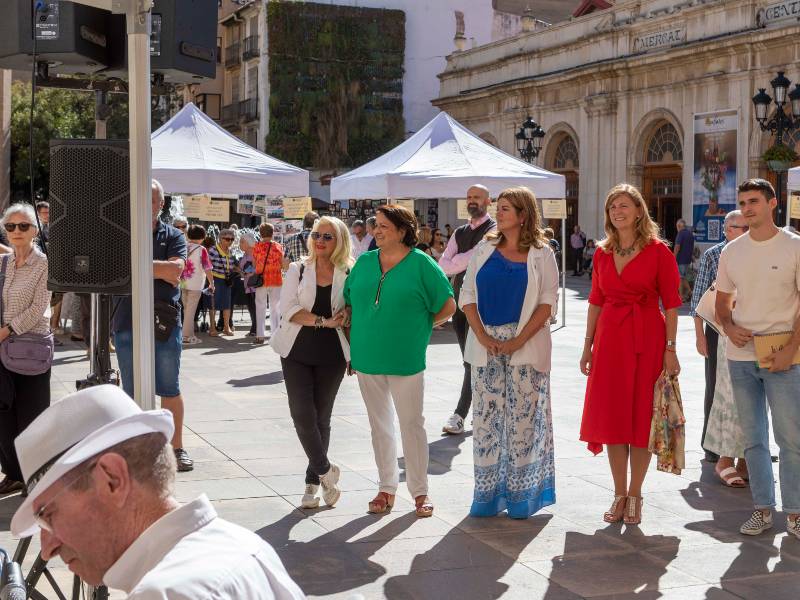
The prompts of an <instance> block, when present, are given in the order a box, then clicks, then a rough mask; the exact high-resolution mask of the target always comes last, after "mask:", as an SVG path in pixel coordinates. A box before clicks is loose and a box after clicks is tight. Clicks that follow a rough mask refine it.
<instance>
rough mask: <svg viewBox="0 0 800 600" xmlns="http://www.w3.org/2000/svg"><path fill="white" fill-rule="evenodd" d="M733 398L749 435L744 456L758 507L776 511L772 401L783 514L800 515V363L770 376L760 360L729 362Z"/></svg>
mask: <svg viewBox="0 0 800 600" xmlns="http://www.w3.org/2000/svg"><path fill="white" fill-rule="evenodd" d="M728 368H729V369H730V373H731V385H732V387H733V396H734V399H735V400H736V409H737V411H738V412H739V421H740V424H741V426H742V433H743V435H744V457H745V458H746V459H747V469H748V471H749V473H750V491H751V492H752V494H753V503H754V505H755V507H756V508H769V509H771V508H774V507H775V477H774V476H773V473H772V460H771V458H770V454H769V421H768V420H767V403H769V409H770V411H771V412H772V427H773V430H774V433H775V441H776V442H777V444H778V447H779V448H780V471H779V476H780V483H781V497H782V500H783V511H784V512H786V513H793V514H797V513H800V365H794V366H793V367H791V368H790V369H789V370H788V371H784V372H781V373H770V372H769V370H768V369H761V368H759V366H758V363H757V362H750V361H739V360H729V361H728Z"/></svg>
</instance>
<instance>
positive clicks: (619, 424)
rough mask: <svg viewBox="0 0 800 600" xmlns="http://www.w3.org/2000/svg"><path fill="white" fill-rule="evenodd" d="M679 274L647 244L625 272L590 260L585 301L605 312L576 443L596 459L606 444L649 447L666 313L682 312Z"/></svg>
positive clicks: (598, 257)
mask: <svg viewBox="0 0 800 600" xmlns="http://www.w3.org/2000/svg"><path fill="white" fill-rule="evenodd" d="M679 284H680V275H679V274H678V265H677V263H676V262H675V257H674V256H673V254H672V252H671V251H670V249H669V248H668V247H667V246H666V244H664V243H663V242H651V243H650V244H649V245H647V246H646V247H645V248H644V249H643V250H642V251H641V252H640V253H639V254H638V255H637V256H636V257H635V258H634V259H633V260H631V261H630V262H629V263H628V264H627V265H625V268H624V269H623V270H622V273H619V274H618V273H617V269H616V266H615V265H614V255H613V254H611V253H606V252H604V251H602V250H598V251H597V253H596V254H595V255H594V267H593V273H592V291H591V293H590V294H589V303H590V304H594V305H595V306H600V307H602V309H603V310H602V311H601V313H600V317H599V318H598V320H597V328H596V329H595V334H594V345H593V348H592V367H591V371H590V374H589V378H588V381H587V384H586V397H585V400H584V405H583V419H582V420H581V433H580V439H581V440H582V441H584V442H587V443H588V447H589V450H591V451H592V452H593V453H595V454H598V453H600V452H601V451H602V450H603V444H630V445H632V446H636V447H640V448H647V443H648V441H649V437H650V420H651V418H652V414H653V389H654V387H655V383H656V380H657V379H658V377H659V375H660V374H661V371H662V369H663V364H664V350H665V347H666V332H665V330H664V314H663V313H662V312H661V309H660V307H659V300H660V301H661V305H662V306H663V307H664V310H667V309H670V308H677V307H679V306H681V304H682V301H681V297H680V295H679V293H678V286H679Z"/></svg>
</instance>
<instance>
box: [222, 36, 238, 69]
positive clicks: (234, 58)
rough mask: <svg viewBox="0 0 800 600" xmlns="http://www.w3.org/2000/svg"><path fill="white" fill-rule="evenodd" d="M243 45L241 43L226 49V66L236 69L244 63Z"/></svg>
mask: <svg viewBox="0 0 800 600" xmlns="http://www.w3.org/2000/svg"><path fill="white" fill-rule="evenodd" d="M240 51H241V45H240V44H239V42H236V43H234V44H231V45H230V46H228V47H227V48H225V66H226V67H235V66H236V65H238V64H240V63H241V62H242V56H241V53H240Z"/></svg>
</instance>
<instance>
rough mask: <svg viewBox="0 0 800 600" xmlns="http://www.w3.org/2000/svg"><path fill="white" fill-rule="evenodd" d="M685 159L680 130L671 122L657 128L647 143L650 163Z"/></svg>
mask: <svg viewBox="0 0 800 600" xmlns="http://www.w3.org/2000/svg"><path fill="white" fill-rule="evenodd" d="M682 160H683V145H682V144H681V138H680V136H679V135H678V132H677V131H675V127H673V126H672V124H671V123H664V124H663V125H662V126H661V127H659V128H658V129H656V131H655V133H654V134H653V137H651V138H650V143H649V144H648V145H647V162H648V163H670V162H681V161H682Z"/></svg>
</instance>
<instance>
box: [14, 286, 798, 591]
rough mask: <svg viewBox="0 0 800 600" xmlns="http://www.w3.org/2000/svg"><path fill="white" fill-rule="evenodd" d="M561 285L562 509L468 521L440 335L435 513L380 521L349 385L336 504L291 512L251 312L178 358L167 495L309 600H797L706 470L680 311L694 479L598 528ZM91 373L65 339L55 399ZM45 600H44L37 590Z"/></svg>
mask: <svg viewBox="0 0 800 600" xmlns="http://www.w3.org/2000/svg"><path fill="white" fill-rule="evenodd" d="M568 286H569V289H568V291H567V293H568V303H567V327H566V328H563V329H560V328H559V329H557V330H556V331H555V333H554V336H553V339H554V356H553V371H552V398H553V399H552V406H553V415H554V430H555V443H556V481H557V501H556V504H555V505H554V506H551V507H548V508H546V509H544V510H542V511H541V512H540V513H538V514H537V515H535V516H534V517H532V518H531V519H529V520H527V521H515V520H511V519H509V518H507V517H505V516H500V517H496V518H489V519H473V518H469V517H468V516H467V515H468V509H469V505H470V502H471V499H472V439H471V437H470V435H469V433H467V434H466V435H464V436H458V437H443V436H442V435H441V426H442V423H443V422H444V420H445V419H446V417H447V416H449V415H450V414H451V412H452V410H453V408H454V407H455V404H456V398H457V396H458V391H459V389H460V386H461V373H462V367H461V357H460V353H459V350H458V346H457V345H456V340H455V335H454V334H453V332H452V331H450V329H449V328H447V329H445V330H441V331H435V332H434V335H433V339H432V342H431V345H430V347H429V349H428V369H427V371H426V377H425V385H426V394H425V416H426V428H427V431H428V439H429V444H430V457H431V463H430V471H429V472H430V496H431V499H432V500H433V501H434V503H435V506H436V510H435V514H434V516H433V518H430V519H421V520H418V519H416V518H415V516H414V513H413V510H412V509H413V504H412V499H411V498H410V496H409V494H408V491H407V490H406V489H405V487H404V486H403V484H401V489H400V490H399V491H398V497H397V504H396V505H395V508H394V510H393V511H392V512H391V514H388V515H384V516H376V515H369V514H367V512H366V507H367V502H368V501H369V500H370V499H371V498H372V497H373V496H374V495H375V492H376V490H377V485H376V480H377V473H376V469H375V464H374V461H373V455H372V446H371V443H370V434H369V426H368V422H367V416H366V411H365V409H364V405H363V403H362V401H361V397H360V394H359V391H358V386H357V383H356V380H355V378H354V377H351V378H346V379H345V381H344V383H343V385H342V388H341V391H340V394H339V397H338V399H337V403H336V407H335V410H334V419H333V424H332V440H331V459H332V460H333V461H334V462H335V463H336V464H338V465H340V466H341V468H342V479H341V486H342V489H343V493H342V497H341V500H340V501H339V503H338V504H337V505H336V507H335V508H332V509H329V508H321V509H317V510H300V509H298V508H297V506H298V505H299V503H300V496H301V494H302V490H303V475H302V474H303V473H304V472H305V468H306V463H305V458H304V455H303V451H302V449H301V447H300V444H299V443H298V441H297V437H296V435H295V432H294V428H293V426H292V422H291V419H290V417H289V409H288V405H287V399H286V390H285V387H284V385H283V381H282V374H281V369H280V362H279V360H278V357H277V355H276V354H275V353H274V352H273V351H272V350H271V349H270V348H269V347H267V346H262V347H253V346H252V344H251V338H246V337H244V334H245V332H246V330H247V326H246V325H245V324H244V319H245V318H246V317H244V316H242V315H240V313H239V311H237V312H236V315H237V318H238V319H240V323H239V327H237V335H236V337H235V338H231V339H224V338H218V339H214V340H210V339H209V338H207V337H203V343H202V344H201V345H198V346H192V347H189V348H187V349H186V350H185V351H184V354H183V363H182V373H181V385H182V389H183V392H184V395H185V398H186V401H187V414H186V428H187V431H186V435H185V440H186V443H185V446H186V447H187V449H188V450H189V452H190V453H191V456H192V458H193V459H194V460H195V469H194V471H192V472H190V473H181V474H179V475H178V482H177V485H176V488H177V490H176V491H177V496H178V498H179V499H180V500H181V501H188V500H191V499H192V498H194V497H195V496H197V495H198V494H200V493H206V494H208V496H209V497H210V498H211V499H212V500H213V501H214V504H215V506H216V508H217V510H218V511H219V513H220V515H221V516H223V517H225V518H227V519H230V520H232V521H234V522H236V523H239V524H241V525H242V526H244V527H247V528H248V529H251V530H253V531H256V532H257V533H258V534H259V535H261V536H262V537H263V538H264V539H266V540H267V541H269V543H270V544H272V546H273V547H274V548H275V549H276V551H277V552H278V554H279V555H280V557H281V559H282V560H283V562H284V564H285V565H286V567H287V569H288V570H289V572H290V573H291V575H292V576H293V577H294V578H295V580H296V581H297V582H298V584H299V585H300V587H301V588H302V589H303V591H304V592H306V594H308V595H309V596H312V597H330V598H365V599H373V598H390V599H392V600H400V599H406V598H409V599H410V598H419V599H423V598H425V599H428V598H447V599H450V598H453V599H458V600H472V599H476V600H484V599H492V598H524V599H536V598H546V599H547V600H570V599H577V598H607V599H610V598H614V599H623V598H641V599H648V600H649V599H655V598H670V599H680V600H693V599H700V598H706V599H710V600H727V599H733V598H759V599H761V600H767V599H768V600H778V599H783V598H785V599H792V600H796V599H797V598H798V597H800V592H799V591H798V590H799V589H800V584H798V581H800V578H798V575H799V574H800V540H797V539H795V538H792V537H790V536H787V534H786V533H785V529H784V523H785V520H784V518H783V515H782V514H780V515H778V516H777V518H776V527H775V529H773V530H772V531H770V532H767V533H765V534H763V535H761V536H758V537H756V538H745V537H744V536H742V535H740V534H739V533H738V527H739V525H740V524H741V522H742V521H743V520H744V519H746V518H747V516H748V515H749V511H750V507H751V502H750V491H749V490H748V489H738V490H737V489H728V488H724V487H723V486H722V485H720V484H719V483H718V480H717V479H716V477H715V475H714V472H713V467H712V465H708V464H706V463H701V460H700V459H701V457H702V452H701V451H700V446H699V439H700V431H701V428H702V405H703V363H702V360H701V358H700V357H699V356H698V355H697V354H696V352H695V351H694V334H693V324H692V321H691V319H690V318H689V317H688V316H686V311H685V310H684V311H683V315H684V316H681V319H680V324H679V341H678V344H679V356H680V359H681V362H682V366H683V374H682V376H681V388H682V392H683V400H684V408H685V411H686V415H687V420H688V422H687V435H686V437H687V457H686V458H687V467H688V468H687V469H686V470H685V471H684V472H683V474H682V475H680V476H676V475H668V474H665V473H659V472H657V471H656V470H655V467H651V472H650V473H649V475H648V478H647V481H646V483H645V487H644V497H645V504H644V510H643V522H642V524H641V526H639V527H624V526H621V525H607V524H605V523H603V521H602V513H603V511H605V510H606V509H607V508H608V506H609V504H610V502H611V500H612V497H613V486H612V482H611V476H610V473H609V469H608V463H607V461H606V457H605V455H601V456H598V457H593V456H592V455H591V454H590V453H589V452H588V451H587V450H586V447H585V445H584V444H582V443H580V442H579V441H578V430H579V427H580V416H581V409H582V405H583V393H584V382H585V380H584V378H583V376H582V375H581V374H580V372H579V370H578V358H579V356H580V348H581V347H582V344H583V336H584V324H585V315H586V297H587V295H588V279H586V278H582V279H578V278H575V279H573V278H570V279H569V281H568ZM245 314H246V313H245ZM556 327H557V326H554V329H556ZM86 368H87V361H86V357H85V353H84V350H83V348H81V347H79V346H78V345H77V344H74V343H71V342H67V343H66V344H65V346H64V348H62V349H60V351H59V352H58V355H57V359H56V362H55V366H54V368H53V378H52V389H53V397H54V398H59V397H61V396H62V395H64V394H66V393H67V392H69V391H71V390H72V389H73V388H74V381H75V380H76V379H79V378H82V377H84V376H85V375H86ZM621 368H623V367H622V366H621ZM64 426H65V427H68V426H69V424H68V423H65V424H64ZM401 466H402V459H401ZM776 476H777V467H776ZM401 479H402V477H401ZM18 504H19V499H18V497H12V498H6V499H3V500H0V546H3V547H5V548H8V549H9V550H11V549H13V548H14V547H15V545H16V540H13V539H12V538H11V536H10V534H9V532H8V528H9V522H10V518H11V515H12V514H13V511H14V509H15V508H16V506H18ZM779 504H780V500H779ZM209 560H213V556H209ZM28 562H30V557H29V560H28ZM56 562H57V561H53V563H56ZM54 572H55V573H56V576H57V578H58V579H59V580H60V581H66V580H67V578H68V573H67V572H66V571H65V569H64V567H63V566H59V565H57V564H54ZM40 589H42V591H43V592H44V593H45V594H46V595H48V597H52V598H55V595H52V593H51V592H49V590H48V588H47V586H46V584H42V585H41V587H40ZM112 597H120V596H112Z"/></svg>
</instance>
